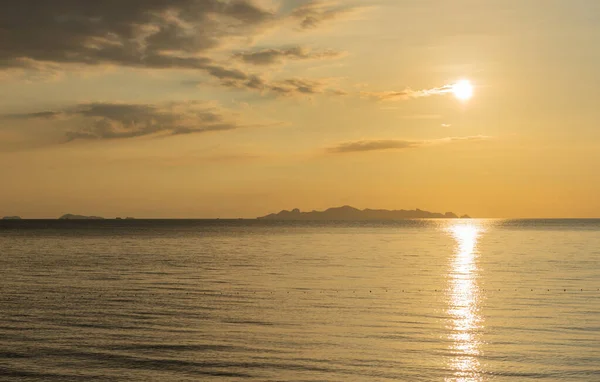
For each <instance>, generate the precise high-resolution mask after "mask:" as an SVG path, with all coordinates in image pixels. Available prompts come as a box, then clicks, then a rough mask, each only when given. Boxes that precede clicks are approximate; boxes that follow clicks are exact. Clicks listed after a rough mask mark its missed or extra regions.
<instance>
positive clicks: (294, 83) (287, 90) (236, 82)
mask: <svg viewBox="0 0 600 382" xmlns="http://www.w3.org/2000/svg"><path fill="white" fill-rule="evenodd" d="M239 73H242V75H240V76H239V77H238V76H235V75H232V76H227V77H226V78H222V79H221V85H223V86H227V87H230V88H234V89H245V90H254V91H258V92H262V93H271V94H274V95H276V96H282V97H283V96H301V95H304V96H306V95H315V94H330V95H334V96H343V95H347V92H345V91H344V90H341V89H337V88H335V87H331V86H330V84H331V80H330V79H327V78H321V79H309V78H288V79H284V80H275V81H269V80H266V79H265V78H263V77H260V76H258V75H245V74H243V72H239ZM183 84H185V85H192V86H200V85H204V84H205V82H204V81H184V82H183Z"/></svg>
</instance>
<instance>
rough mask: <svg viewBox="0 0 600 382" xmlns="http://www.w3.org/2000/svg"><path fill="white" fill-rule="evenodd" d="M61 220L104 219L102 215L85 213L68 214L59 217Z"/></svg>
mask: <svg viewBox="0 0 600 382" xmlns="http://www.w3.org/2000/svg"><path fill="white" fill-rule="evenodd" d="M58 219H59V220H104V218H103V217H100V216H84V215H73V214H66V215H63V216H61V217H59V218H58Z"/></svg>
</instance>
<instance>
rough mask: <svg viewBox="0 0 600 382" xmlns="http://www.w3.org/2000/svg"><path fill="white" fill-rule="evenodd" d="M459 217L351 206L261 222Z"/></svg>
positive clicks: (291, 213)
mask: <svg viewBox="0 0 600 382" xmlns="http://www.w3.org/2000/svg"><path fill="white" fill-rule="evenodd" d="M458 218H459V216H458V215H456V214H455V213H453V212H446V213H444V214H442V213H439V212H429V211H423V210H420V209H418V208H417V209H416V210H372V209H368V208H367V209H364V210H359V209H358V208H354V207H351V206H343V207H334V208H329V209H327V210H325V211H312V212H301V211H300V210H299V209H297V208H295V209H293V210H291V211H288V210H283V211H281V212H279V213H277V214H270V215H267V216H261V217H259V218H257V219H259V220H355V221H361V220H402V219H458ZM460 219H470V216H468V215H462V216H460Z"/></svg>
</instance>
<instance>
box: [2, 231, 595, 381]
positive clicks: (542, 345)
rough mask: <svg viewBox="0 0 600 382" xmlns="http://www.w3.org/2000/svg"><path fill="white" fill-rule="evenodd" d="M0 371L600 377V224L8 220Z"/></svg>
mask: <svg viewBox="0 0 600 382" xmlns="http://www.w3.org/2000/svg"><path fill="white" fill-rule="evenodd" d="M0 287H1V289H0V292H1V294H0V380H2V381H4V380H6V381H93V380H100V381H198V380H210V379H215V380H242V379H249V380H257V381H268V380H302V381H354V380H357V381H373V380H400V381H444V380H445V381H491V380H494V381H526V380H536V381H600V289H599V288H600V221H592V220H588V221H581V220H571V221H569V220H561V221H541V220H540V221H485V220H438V221H404V222H394V223H330V224H324V223H319V224H311V223H274V222H259V221H174V222H173V221H171V222H168V221H162V222H161V221H154V222H152V221H105V222H25V221H24V222H0Z"/></svg>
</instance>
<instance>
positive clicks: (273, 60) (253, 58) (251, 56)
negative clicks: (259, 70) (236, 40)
mask: <svg viewBox="0 0 600 382" xmlns="http://www.w3.org/2000/svg"><path fill="white" fill-rule="evenodd" d="M342 54H343V53H341V52H336V51H333V50H325V51H320V52H319V51H317V52H313V51H312V50H310V49H309V48H305V47H301V46H295V47H291V48H281V49H275V48H272V49H261V50H254V51H248V52H238V53H235V54H234V55H233V57H234V58H237V59H239V60H241V61H243V62H245V63H247V64H252V65H273V64H280V63H282V62H283V61H285V60H322V59H329V58H336V57H340V56H341V55H342Z"/></svg>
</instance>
